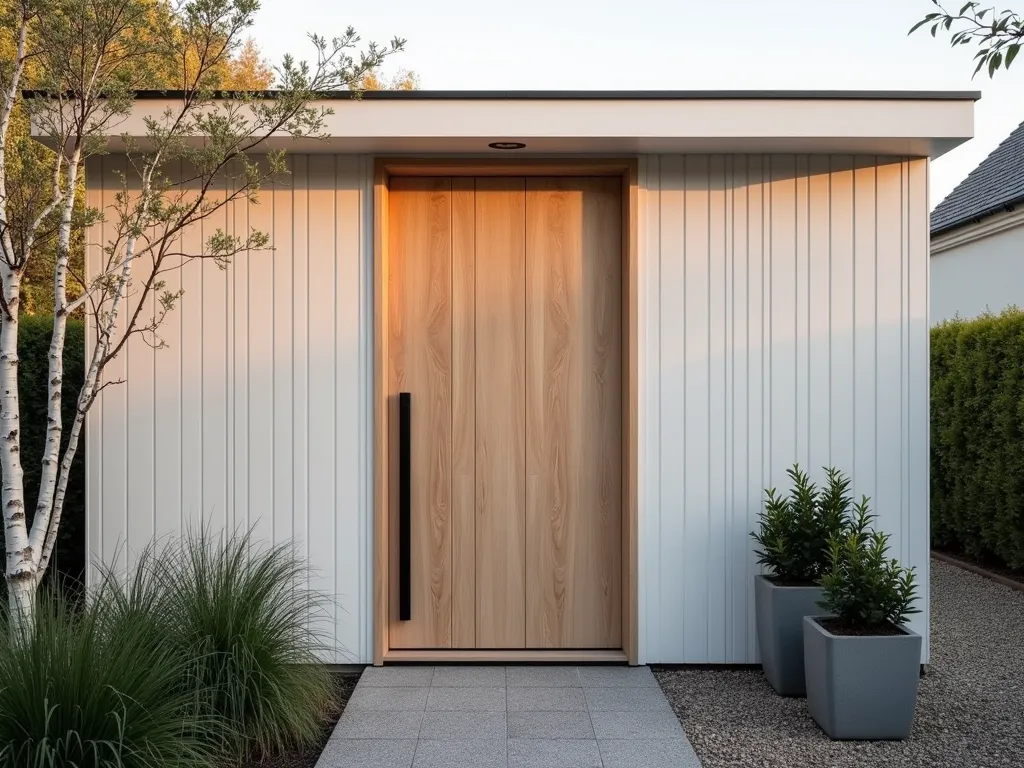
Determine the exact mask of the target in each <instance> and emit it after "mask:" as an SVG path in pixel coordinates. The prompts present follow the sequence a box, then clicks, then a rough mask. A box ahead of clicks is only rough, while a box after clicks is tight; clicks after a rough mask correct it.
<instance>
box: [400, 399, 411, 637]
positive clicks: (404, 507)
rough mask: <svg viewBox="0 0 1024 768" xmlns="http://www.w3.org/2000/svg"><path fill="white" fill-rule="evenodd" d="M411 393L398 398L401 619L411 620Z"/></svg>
mask: <svg viewBox="0 0 1024 768" xmlns="http://www.w3.org/2000/svg"><path fill="white" fill-rule="evenodd" d="M411 399H412V396H411V395H410V394H409V393H408V392H402V393H400V394H399V395H398V619H399V620H400V621H409V619H411V618H412V520H411V517H412V515H411V513H412V482H411V476H412V457H411V443H412V413H411V410H410V401H411Z"/></svg>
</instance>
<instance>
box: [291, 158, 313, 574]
mask: <svg viewBox="0 0 1024 768" xmlns="http://www.w3.org/2000/svg"><path fill="white" fill-rule="evenodd" d="M309 182H310V179H309V155H295V156H293V157H292V207H293V214H292V221H293V228H292V241H291V248H292V259H293V260H294V264H293V275H292V323H293V324H294V325H293V331H292V359H291V377H292V391H293V392H294V394H295V396H294V399H293V401H292V407H291V412H290V414H289V415H290V417H291V422H292V430H293V435H292V446H293V448H292V454H291V509H292V519H293V521H294V522H293V531H292V535H293V536H294V541H295V549H296V551H297V552H298V553H299V554H300V555H302V556H303V557H304V558H306V560H307V562H309V556H310V552H309V540H310V536H309V443H310V422H311V419H310V415H309V365H310V363H309V316H310V307H309V285H310V275H309V228H310V221H309V195H310V184H309Z"/></svg>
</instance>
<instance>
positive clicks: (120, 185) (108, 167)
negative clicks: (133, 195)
mask: <svg viewBox="0 0 1024 768" xmlns="http://www.w3.org/2000/svg"><path fill="white" fill-rule="evenodd" d="M127 165H128V164H127V161H126V159H125V158H124V156H110V157H105V158H103V202H104V206H105V207H111V206H114V205H115V204H116V198H117V194H118V193H119V192H121V191H123V190H124V189H125V183H124V178H123V176H124V174H125V173H126V172H127ZM115 216H116V214H108V218H110V219H114V218H115ZM101 231H102V233H103V234H102V242H103V244H104V246H105V245H107V244H108V243H109V242H110V241H111V240H112V239H113V238H114V237H115V236H116V235H115V231H114V222H113V221H109V222H104V223H103V224H102V225H101ZM122 316H123V315H122ZM118 325H119V328H118V331H117V332H116V333H115V337H114V338H112V339H111V343H112V344H113V343H115V342H116V339H117V338H120V334H121V332H122V331H123V328H124V323H119V324H118ZM126 374H127V366H126V363H125V355H124V354H121V355H118V356H117V357H115V358H114V359H113V360H111V361H110V362H109V363H108V364H107V366H106V368H105V370H104V371H103V382H104V383H105V382H108V381H117V380H118V379H123V378H125V376H126ZM100 399H101V401H102V411H101V413H102V415H103V451H104V456H103V466H102V472H103V478H102V488H103V501H102V507H101V510H102V514H103V527H102V536H103V540H102V543H101V547H100V551H99V552H98V553H97V554H98V555H99V556H100V557H101V558H102V560H103V562H104V563H106V564H108V565H110V566H111V567H112V568H114V569H116V570H118V571H121V572H124V571H125V570H126V568H127V550H126V545H127V536H128V475H129V474H130V473H131V472H133V471H134V470H135V469H136V464H135V461H134V460H132V459H130V453H129V451H128V387H127V386H125V385H124V384H119V385H115V386H110V387H107V388H106V389H104V390H103V392H102V393H101V394H100Z"/></svg>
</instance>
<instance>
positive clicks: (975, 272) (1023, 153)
mask: <svg viewBox="0 0 1024 768" xmlns="http://www.w3.org/2000/svg"><path fill="white" fill-rule="evenodd" d="M1022 203H1024V123H1022V124H1021V125H1019V126H1017V129H1016V130H1015V131H1014V132H1013V133H1011V134H1010V135H1009V136H1008V137H1006V139H1005V140H1004V141H1003V143H1002V144H1000V145H999V146H998V147H996V148H995V150H993V152H992V154H990V155H989V156H988V157H986V158H985V159H984V160H983V161H982V163H981V165H979V166H978V167H977V168H975V169H974V170H973V171H971V173H970V174H968V176H967V178H966V179H964V180H963V181H961V182H960V183H959V184H958V185H957V187H956V189H954V190H953V191H952V192H950V193H949V195H948V196H947V197H946V199H945V200H943V201H942V202H941V203H939V204H938V205H937V206H936V207H935V210H934V211H932V244H931V264H930V266H931V322H932V324H935V323H938V322H940V321H942V320H948V319H949V318H951V317H954V316H955V315H960V317H965V318H970V317H976V316H978V315H980V314H981V313H982V312H984V311H986V310H990V311H992V312H1000V311H1002V310H1003V309H1005V308H1006V307H1008V306H1010V305H1011V304H1014V305H1017V306H1020V307H1024V226H1021V225H1022V224H1024V205H1022Z"/></svg>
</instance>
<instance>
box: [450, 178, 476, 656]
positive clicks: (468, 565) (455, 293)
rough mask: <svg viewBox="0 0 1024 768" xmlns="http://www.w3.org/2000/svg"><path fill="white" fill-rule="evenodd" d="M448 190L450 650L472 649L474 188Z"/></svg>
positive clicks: (462, 182)
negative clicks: (450, 410)
mask: <svg viewBox="0 0 1024 768" xmlns="http://www.w3.org/2000/svg"><path fill="white" fill-rule="evenodd" d="M451 184H452V200H451V206H452V216H451V219H452V233H451V238H452V256H451V258H452V521H451V525H452V647H454V648H474V647H476V322H475V316H476V183H475V181H474V180H473V179H472V178H453V179H452V181H451Z"/></svg>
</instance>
